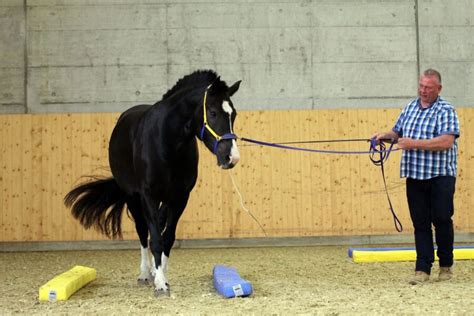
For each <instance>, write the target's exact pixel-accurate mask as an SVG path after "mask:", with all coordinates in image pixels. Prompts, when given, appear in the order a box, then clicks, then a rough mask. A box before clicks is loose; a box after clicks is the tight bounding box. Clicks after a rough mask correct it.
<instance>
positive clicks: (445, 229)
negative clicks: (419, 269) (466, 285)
mask: <svg viewBox="0 0 474 316" xmlns="http://www.w3.org/2000/svg"><path fill="white" fill-rule="evenodd" d="M455 185H456V178H455V177H437V178H434V179H433V182H432V190H431V204H432V208H431V220H432V221H433V225H434V227H435V236H436V244H437V245H438V251H437V255H438V258H439V266H440V267H451V266H452V265H453V244H454V229H453V220H452V219H451V217H452V216H453V214H454V202H453V200H454V191H455Z"/></svg>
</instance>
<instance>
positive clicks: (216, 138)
mask: <svg viewBox="0 0 474 316" xmlns="http://www.w3.org/2000/svg"><path fill="white" fill-rule="evenodd" d="M211 86H212V84H210V85H209V86H208V87H207V88H206V91H205V92H204V101H203V105H202V106H203V111H204V124H203V125H202V128H201V131H200V133H199V139H201V141H204V131H205V130H206V129H207V131H208V132H209V133H211V135H212V136H213V137H214V146H213V150H212V152H213V153H214V154H216V151H217V145H219V143H220V142H221V141H223V140H225V139H237V138H238V137H237V135H235V134H233V133H226V134H224V135H222V136H220V135H219V134H217V133H216V132H215V131H214V130H213V129H212V127H211V126H210V125H209V124H208V123H207V113H206V100H207V92H208V91H209V88H211Z"/></svg>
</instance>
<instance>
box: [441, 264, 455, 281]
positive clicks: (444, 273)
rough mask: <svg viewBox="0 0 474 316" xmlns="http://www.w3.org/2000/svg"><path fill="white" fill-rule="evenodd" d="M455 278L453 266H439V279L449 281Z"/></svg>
mask: <svg viewBox="0 0 474 316" xmlns="http://www.w3.org/2000/svg"><path fill="white" fill-rule="evenodd" d="M452 278H453V269H451V267H439V275H438V281H448V280H450V279H452Z"/></svg>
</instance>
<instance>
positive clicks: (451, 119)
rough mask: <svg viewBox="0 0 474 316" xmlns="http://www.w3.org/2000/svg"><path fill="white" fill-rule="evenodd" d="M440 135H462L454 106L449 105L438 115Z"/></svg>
mask: <svg viewBox="0 0 474 316" xmlns="http://www.w3.org/2000/svg"><path fill="white" fill-rule="evenodd" d="M437 123H438V124H437V127H438V130H437V134H438V135H455V136H456V138H458V137H459V135H460V127H459V118H458V115H457V113H456V111H455V110H454V108H453V107H449V108H447V109H446V110H444V111H441V112H440V113H439V115H438V122H437Z"/></svg>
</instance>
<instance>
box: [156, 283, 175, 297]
mask: <svg viewBox="0 0 474 316" xmlns="http://www.w3.org/2000/svg"><path fill="white" fill-rule="evenodd" d="M166 285H167V286H168V289H166V290H165V289H155V291H154V292H155V297H170V296H171V288H170V286H169V284H168V283H167V284H166Z"/></svg>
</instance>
